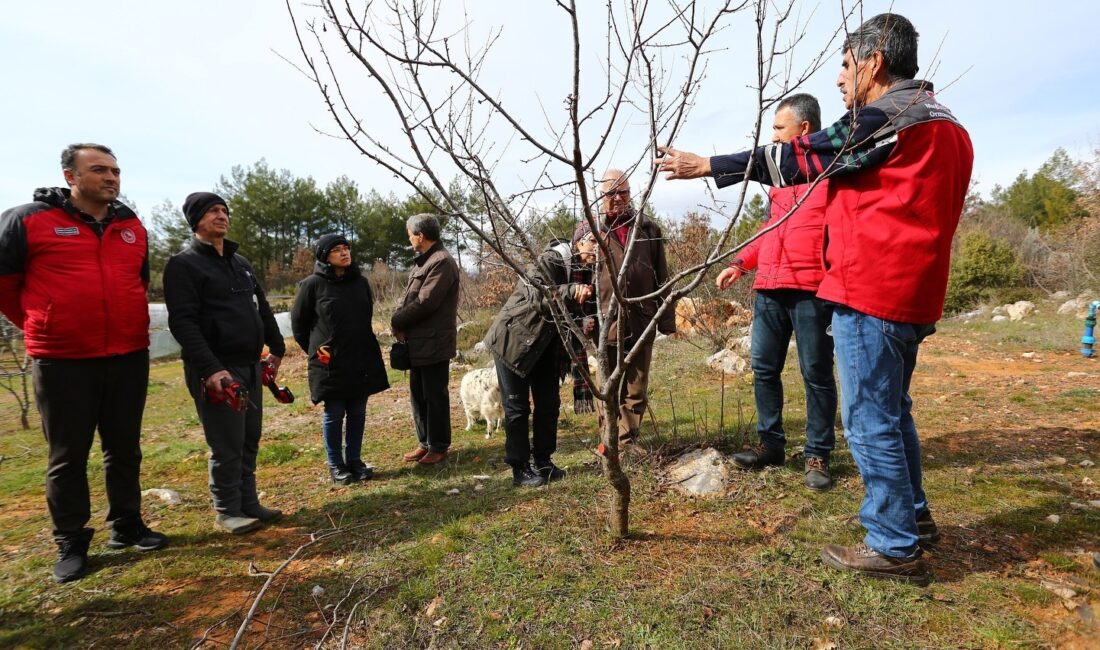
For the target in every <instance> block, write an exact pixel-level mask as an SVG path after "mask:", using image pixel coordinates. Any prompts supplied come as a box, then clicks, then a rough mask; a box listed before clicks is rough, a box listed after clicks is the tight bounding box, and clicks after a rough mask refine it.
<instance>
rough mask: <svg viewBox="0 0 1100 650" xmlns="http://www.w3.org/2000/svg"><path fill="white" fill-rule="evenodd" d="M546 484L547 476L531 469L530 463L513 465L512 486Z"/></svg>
mask: <svg viewBox="0 0 1100 650" xmlns="http://www.w3.org/2000/svg"><path fill="white" fill-rule="evenodd" d="M541 485H546V478H545V477H544V476H543V475H542V474H540V473H538V472H536V471H535V470H533V469H531V466H530V465H513V466H512V487H539V486H541Z"/></svg>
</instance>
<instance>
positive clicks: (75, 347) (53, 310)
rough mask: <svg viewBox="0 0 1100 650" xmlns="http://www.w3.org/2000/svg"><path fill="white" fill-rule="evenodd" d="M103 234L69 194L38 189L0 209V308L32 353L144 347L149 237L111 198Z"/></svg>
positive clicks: (65, 355) (100, 353) (89, 354)
mask: <svg viewBox="0 0 1100 650" xmlns="http://www.w3.org/2000/svg"><path fill="white" fill-rule="evenodd" d="M109 209H110V214H111V217H112V218H111V220H110V221H109V222H108V223H107V224H106V225H105V226H104V227H103V233H102V235H101V234H99V233H98V232H97V229H96V228H95V226H93V225H92V224H90V223H88V222H87V221H86V220H85V219H84V218H83V217H82V216H81V215H80V213H79V212H78V211H77V209H76V208H75V207H73V205H72V203H71V202H70V201H69V190H68V189H64V188H59V187H52V188H40V189H38V190H36V191H35V193H34V203H27V204H25V205H21V206H18V207H15V208H12V209H10V210H7V211H5V212H4V213H3V214H2V215H0V312H2V313H3V314H4V315H5V316H7V318H8V320H10V321H11V322H12V323H14V324H15V325H16V326H17V327H19V328H21V329H22V330H23V334H24V343H25V344H26V348H27V354H29V355H30V356H32V357H35V358H54V359H91V358H96V357H108V356H114V355H120V354H127V353H129V352H136V351H138V350H144V349H146V348H148V347H149V301H148V299H147V298H146V293H145V292H146V289H147V288H148V285H149V265H148V242H147V239H146V232H145V227H144V226H142V224H141V220H140V219H138V218H137V215H136V214H134V212H133V211H132V210H130V208H128V207H126V206H125V205H123V204H122V203H120V202H118V201H115V202H114V203H112V204H111V206H110V208H109Z"/></svg>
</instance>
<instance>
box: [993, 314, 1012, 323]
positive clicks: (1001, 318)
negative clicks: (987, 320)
mask: <svg viewBox="0 0 1100 650" xmlns="http://www.w3.org/2000/svg"><path fill="white" fill-rule="evenodd" d="M1006 320H1008V316H1001V315H1000V314H998V315H996V316H994V317H993V322H994V323H1003V322H1005V321H1006Z"/></svg>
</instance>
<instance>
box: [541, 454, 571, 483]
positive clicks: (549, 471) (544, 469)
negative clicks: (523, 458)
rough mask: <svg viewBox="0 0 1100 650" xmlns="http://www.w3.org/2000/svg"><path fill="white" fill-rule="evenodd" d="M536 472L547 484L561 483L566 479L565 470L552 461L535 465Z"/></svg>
mask: <svg viewBox="0 0 1100 650" xmlns="http://www.w3.org/2000/svg"><path fill="white" fill-rule="evenodd" d="M535 471H536V472H538V473H539V475H541V476H542V478H544V479H546V482H547V483H552V482H554V481H560V480H562V479H563V478H565V470H564V469H562V468H560V467H558V466H557V465H555V464H554V463H553V462H552V461H549V460H547V461H539V462H536V463H535Z"/></svg>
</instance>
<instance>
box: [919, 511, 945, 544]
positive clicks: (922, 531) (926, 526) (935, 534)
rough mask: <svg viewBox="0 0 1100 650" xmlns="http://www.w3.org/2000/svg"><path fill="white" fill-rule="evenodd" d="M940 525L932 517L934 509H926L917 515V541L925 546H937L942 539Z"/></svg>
mask: <svg viewBox="0 0 1100 650" xmlns="http://www.w3.org/2000/svg"><path fill="white" fill-rule="evenodd" d="M940 537H942V535H940V527H939V526H937V525H936V522H935V521H934V520H933V519H932V511H931V510H925V511H924V514H922V515H921V516H919V517H917V538H918V539H917V543H918V544H920V545H921V546H922V547H923V546H935V545H936V543H937V542H939V541H940Z"/></svg>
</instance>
